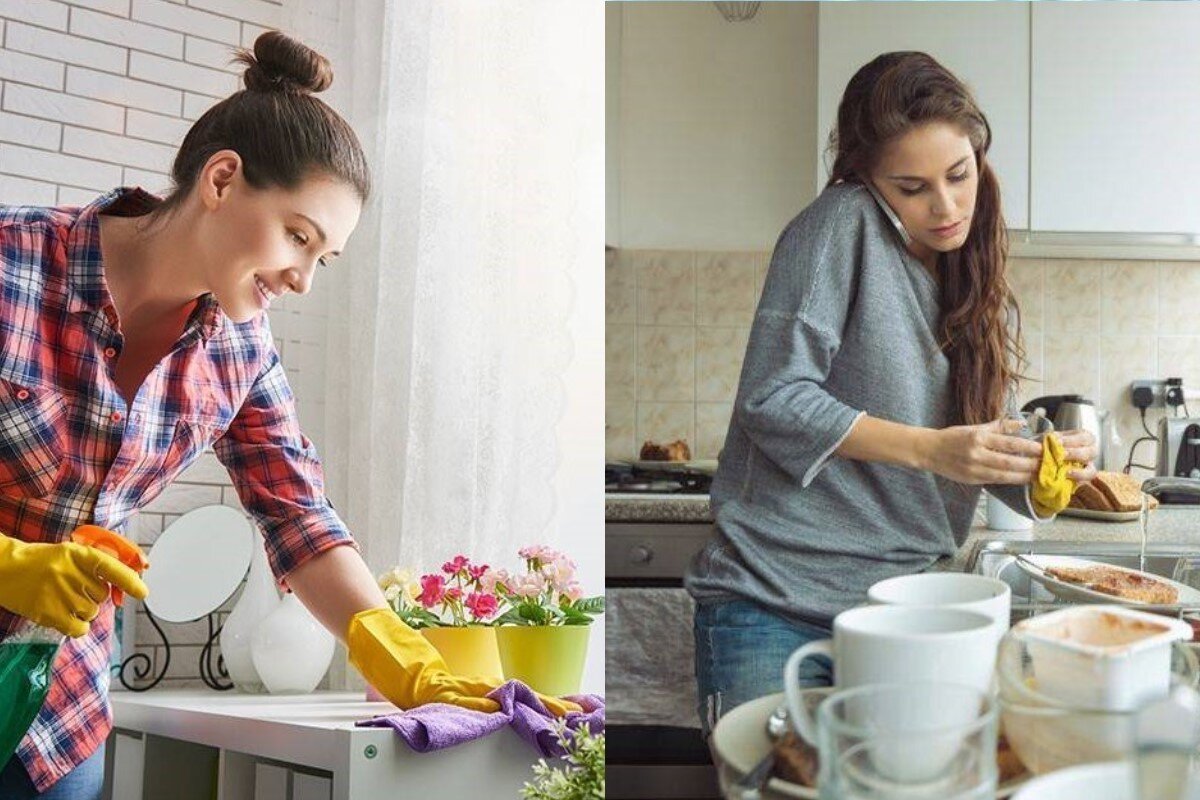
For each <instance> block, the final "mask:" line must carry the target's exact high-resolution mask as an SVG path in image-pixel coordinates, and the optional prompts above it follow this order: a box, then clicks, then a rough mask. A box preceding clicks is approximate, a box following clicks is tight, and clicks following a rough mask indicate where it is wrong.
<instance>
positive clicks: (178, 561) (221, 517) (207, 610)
mask: <svg viewBox="0 0 1200 800" xmlns="http://www.w3.org/2000/svg"><path fill="white" fill-rule="evenodd" d="M254 535H255V534H254V529H253V526H251V524H250V520H248V519H246V517H245V515H244V514H242V513H241V512H240V511H238V510H237V509H234V508H230V507H229V506H204V507H203V508H197V509H196V510H195V511H189V512H188V513H186V514H184V515H183V516H182V517H180V518H179V519H177V520H175V521H174V522H172V523H171V524H170V525H168V526H167V529H166V530H165V531H163V532H162V534H161V535H160V536H159V537H158V539H156V540H155V542H154V547H153V549H152V550H151V551H150V567H149V568H148V569H147V570H146V574H145V576H144V580H145V581H146V587H147V588H148V589H149V590H150V595H149V596H148V597H147V598H146V600H145V604H146V608H147V609H148V610H149V611H150V613H151V614H153V615H154V616H156V617H158V618H159V619H161V620H164V621H166V622H191V621H192V620H196V619H200V618H201V617H204V616H205V615H207V614H211V613H212V612H213V611H216V610H217V609H218V608H220V607H221V604H222V603H224V602H225V601H226V600H228V599H229V598H230V596H231V595H232V594H233V593H234V591H235V590H236V589H237V587H238V584H240V583H241V582H242V578H244V577H246V570H247V569H249V568H250V553H251V547H252V546H253V544H254Z"/></svg>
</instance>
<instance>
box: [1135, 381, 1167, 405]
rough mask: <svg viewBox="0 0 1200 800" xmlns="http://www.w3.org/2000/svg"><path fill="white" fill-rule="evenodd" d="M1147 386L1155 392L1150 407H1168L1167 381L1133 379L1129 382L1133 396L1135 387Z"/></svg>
mask: <svg viewBox="0 0 1200 800" xmlns="http://www.w3.org/2000/svg"><path fill="white" fill-rule="evenodd" d="M1141 387H1146V388H1148V389H1149V390H1150V391H1151V392H1153V393H1154V401H1153V402H1152V403H1151V404H1150V408H1166V407H1167V400H1166V394H1167V382H1166V381H1159V380H1144V381H1133V382H1132V383H1130V384H1129V395H1130V398H1132V397H1133V392H1134V390H1135V389H1138V388H1141Z"/></svg>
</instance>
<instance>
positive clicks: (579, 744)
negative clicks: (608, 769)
mask: <svg viewBox="0 0 1200 800" xmlns="http://www.w3.org/2000/svg"><path fill="white" fill-rule="evenodd" d="M554 736H555V738H556V739H558V741H559V743H560V744H561V745H562V746H563V749H564V750H566V755H565V756H564V757H563V758H562V759H561V760H559V761H558V762H557V763H558V764H560V765H562V769H555V768H552V767H551V766H550V765H549V764H547V763H546V759H544V758H543V759H541V760H539V761H538V763H537V764H535V765H534V767H533V775H534V781H533V783H526V784H525V787H524V788H523V789H522V790H521V795H522V797H524V798H525V800H602V798H603V797H604V762H605V754H604V750H605V742H604V734H603V733H597V734H595V735H593V734H592V732H591V730H590V729H589V728H588V726H587V725H581V726H580V727H579V728H578V729H577V730H575V731H574V732H571V731H569V730H567V727H566V724H565V723H563V721H562V720H559V721H557V722H556V723H555V725H554Z"/></svg>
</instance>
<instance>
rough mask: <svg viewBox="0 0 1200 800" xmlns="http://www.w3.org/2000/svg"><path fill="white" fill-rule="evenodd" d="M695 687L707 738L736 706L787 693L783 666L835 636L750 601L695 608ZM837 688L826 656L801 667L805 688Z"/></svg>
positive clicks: (710, 604)
mask: <svg viewBox="0 0 1200 800" xmlns="http://www.w3.org/2000/svg"><path fill="white" fill-rule="evenodd" d="M693 632H694V635H695V637H696V683H697V685H698V688H699V695H700V696H699V706H698V707H697V711H698V712H699V714H700V727H701V728H702V729H703V731H704V735H705V736H706V737H707V736H708V735H709V734H710V733H712V729H713V728H714V727H715V726H716V724H717V720H718V719H720V718H721V716H722V715H723V714H725V713H727V712H728V711H729V710H731V709H732V708H734V707H735V706H738V705H741V704H742V703H745V702H747V701H750V700H754V699H756V698H759V697H763V696H764V695H768V694H775V693H776V692H781V691H783V665H784V664H785V663H787V660H788V656H790V655H791V654H792V653H793V652H794V651H795V650H796V648H798V647H800V646H801V645H803V644H806V643H808V642H811V641H814V640H816V639H828V638H830V637H831V636H832V633H831V632H830V631H829V630H828V629H826V628H822V627H820V626H819V625H812V624H809V623H805V622H798V621H795V620H790V619H787V618H786V617H781V616H779V615H778V614H775V613H774V612H771V611H768V610H767V609H765V608H763V607H762V606H760V605H758V604H757V603H754V602H751V601H749V600H727V601H722V602H716V603H702V604H698V605H697V606H696V616H695V619H694V623H693ZM832 683H833V664H832V663H831V662H830V661H829V659H827V658H825V657H823V656H817V657H814V658H807V659H805V660H804V663H803V664H802V665H801V666H800V684H801V686H803V687H806V688H807V687H813V686H829V685H831V684H832Z"/></svg>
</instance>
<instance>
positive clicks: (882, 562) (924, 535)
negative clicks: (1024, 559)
mask: <svg viewBox="0 0 1200 800" xmlns="http://www.w3.org/2000/svg"><path fill="white" fill-rule="evenodd" d="M890 226H891V223H890V222H889V221H888V219H887V217H886V216H885V215H884V213H883V210H882V209H881V208H880V207H879V206H878V205H877V204H876V202H875V200H874V199H873V198H872V197H871V195H870V194H869V193H868V192H867V190H866V189H865V188H863V187H862V186H860V185H857V184H842V185H837V186H832V187H830V188H827V189H826V190H825V191H823V192H822V193H821V195H820V196H819V197H818V198H817V199H816V201H814V202H813V203H812V205H810V206H809V207H808V208H806V209H804V211H803V212H801V213H800V215H799V216H798V217H796V219H794V220H793V221H792V222H791V223H790V224H789V225H788V226H787V228H786V229H785V230H784V232H783V234H782V235H781V236H780V239H779V242H778V244H777V245H776V247H775V253H774V255H773V257H772V259H771V267H770V270H769V272H768V273H767V282H766V286H765V287H764V289H763V294H762V299H761V300H760V301H759V304H758V310H757V312H756V314H755V319H754V327H753V329H752V330H751V333H750V342H749V346H748V347H747V349H746V357H745V360H744V362H743V364H742V373H741V380H740V383H739V385H738V393H737V401H736V403H735V405H734V409H733V415H732V419H731V420H730V424H729V432H728V434H727V436H726V439H725V448H724V450H723V452H722V454H721V460H720V466H719V468H718V470H717V475H716V477H715V479H714V481H713V486H712V492H711V494H712V503H713V508H714V511H715V513H716V533H715V536H714V538H713V540H712V541H711V542H709V544H708V545H707V547H706V548H705V549H704V550H703V551H702V552H701V553H700V554H699V555H698V556H697V557H696V559H695V560H694V562H693V563H692V565H691V567H690V569H689V570H688V574H687V576H686V578H685V585H686V586H687V589H688V591H689V592H690V593H691V595H692V596H693V597H694V598H695V599H696V600H697V601H698V602H701V603H703V602H711V601H714V600H719V599H727V598H747V599H750V600H754V601H757V602H759V603H762V604H763V605H765V606H767V607H769V608H770V609H772V610H774V611H777V612H779V613H781V614H784V615H788V616H792V617H798V618H801V619H804V620H806V621H810V622H816V623H818V624H822V625H828V624H829V622H830V620H831V619H832V618H833V616H834V615H836V614H837V613H838V612H840V611H843V610H844V609H846V608H848V607H850V606H853V605H855V604H857V603H861V602H864V601H865V600H866V592H867V589H868V587H870V586H871V584H873V583H875V582H876V581H879V580H882V579H884V578H889V577H892V576H895V575H902V574H908V573H913V572H919V571H921V570H923V569H925V568H926V567H928V566H929V565H930V564H932V563H933V561H935V560H936V559H937V558H939V557H941V556H946V555H951V554H952V553H954V551H955V550H956V549H957V547H958V546H959V545H961V544H962V543H963V542H964V541H965V539H966V537H967V534H968V531H969V529H970V526H971V521H972V517H973V514H974V511H975V508H976V503H977V501H978V498H979V491H980V489H979V487H978V486H974V487H972V486H965V485H962V484H958V483H954V482H952V481H949V480H947V479H945V478H942V477H939V476H937V475H934V474H933V473H931V472H924V471H920V470H915V469H908V468H905V467H899V466H893V465H889V464H880V463H873V462H866V461H853V460H849V459H843V458H838V457H836V456H832V457H831V454H832V452H833V451H834V450H835V449H836V448H837V447H838V445H839V444H841V442H842V440H843V439H844V438H845V437H846V435H847V434H848V433H849V431H850V427H851V425H852V424H853V423H854V422H855V420H856V419H857V418H858V417H859V415H860V414H863V413H866V414H870V415H871V416H873V417H877V418H880V419H886V420H892V421H894V422H900V423H904V424H906V425H919V426H923V427H928V428H943V427H946V426H947V425H950V424H953V420H952V419H951V412H952V402H951V397H950V378H949V362H948V361H947V359H946V357H945V355H944V354H943V353H942V352H941V350H940V349H939V348H938V346H937V330H938V322H939V319H940V314H941V312H940V310H939V304H938V287H937V284H936V283H935V281H934V280H933V277H932V276H931V275H930V274H929V273H928V271H926V269H925V267H924V266H923V265H922V264H921V262H920V261H919V260H918V259H917V258H916V257H915V256H913V255H912V254H910V253H909V252H908V251H907V250H906V249H905V248H904V247H903V246H902V245H901V244H900V241H899V238H898V237H897V235H896V232H895V230H894V229H893V228H891V227H890ZM1013 488H1015V489H1016V491H1015V492H1012V491H1009V492H1004V493H1003V494H1005V495H1007V496H1005V497H1004V499H1005V502H1007V503H1010V504H1011V505H1014V507H1023V506H1024V503H1023V502H1022V501H1021V500H1020V497H1021V494H1020V489H1019V487H1013ZM1020 510H1022V513H1026V512H1025V511H1024V509H1023V508H1021V509H1020Z"/></svg>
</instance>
